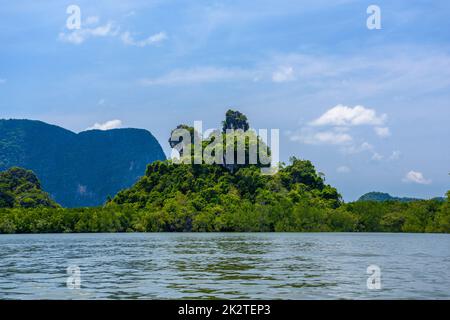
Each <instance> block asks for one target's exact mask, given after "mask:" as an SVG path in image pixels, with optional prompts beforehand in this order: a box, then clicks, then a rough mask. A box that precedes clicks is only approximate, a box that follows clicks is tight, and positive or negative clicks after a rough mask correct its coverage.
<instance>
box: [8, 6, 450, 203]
mask: <svg viewBox="0 0 450 320" xmlns="http://www.w3.org/2000/svg"><path fill="white" fill-rule="evenodd" d="M371 4H375V5H377V6H378V7H379V8H380V9H381V29H373V30H370V29H368V28H367V24H366V20H367V18H368V17H369V14H368V13H367V8H368V6H369V5H371ZM70 5H77V6H79V8H80V9H81V26H80V29H68V27H67V20H68V18H69V16H70V14H68V13H67V12H66V11H67V8H68V7H69V6H70ZM449 16H450V3H449V2H448V1H438V0H433V1H414V0H404V1H403V0H396V1H391V0H390V1H378V0H376V1H361V0H359V1H353V0H336V1H328V0H327V1H325V0H311V1H309V0H305V1H300V0H298V1H287V0H270V1H269V0H258V1H256V0H255V1H237V0H235V1H233V0H228V1H211V0H210V1H203V0H195V1H194V0H190V1H183V0H179V1H170V0H159V1H158V0H154V1H152V0H145V1H144V0H142V1H141V0H129V1H121V0H116V1H112V0H110V1H106V0H104V1H95V4H94V3H93V1H84V0H83V1H61V0H54V1H51V0H42V1H34V0H22V1H8V2H3V3H2V4H1V9H0V43H1V45H0V118H28V119H38V120H43V121H46V122H49V123H52V124H57V125H60V126H63V127H65V128H68V129H70V130H73V131H76V132H79V131H82V130H85V129H88V128H89V129H111V128H117V127H138V128H145V129H148V130H150V131H151V132H152V133H153V134H154V135H155V136H156V137H157V139H158V140H159V141H160V143H161V144H162V145H163V147H164V149H165V151H166V154H170V152H169V149H168V146H167V143H166V141H167V139H168V135H169V132H170V129H171V128H173V127H175V126H176V125H177V124H179V123H187V124H191V125H192V124H193V121H194V120H202V121H203V122H204V128H213V127H216V126H218V125H219V123H220V121H221V120H222V119H223V115H224V113H225V111H226V110H227V109H228V108H229V107H232V108H235V109H238V110H240V111H242V112H244V113H245V114H247V116H248V117H249V119H250V122H251V126H252V127H254V128H256V129H259V128H267V129H271V128H279V129H280V144H281V145H280V153H281V159H282V160H283V161H287V160H288V159H289V156H292V155H295V156H297V157H300V158H304V159H310V160H312V161H313V163H314V164H315V165H316V167H317V168H318V170H320V171H321V172H323V173H325V175H326V178H327V182H329V183H330V184H332V185H334V186H336V187H337V188H338V189H339V190H340V191H341V193H342V194H343V196H344V198H345V199H346V200H354V199H356V198H358V197H359V196H360V195H362V194H363V193H365V192H369V191H384V192H389V193H391V194H393V195H397V196H415V197H424V198H429V197H434V196H442V195H443V194H444V193H445V191H446V190H448V189H450V176H449V172H450V166H449V164H450V143H449V137H450V125H449V120H450V50H449V49H450V19H449ZM72 22H73V21H72Z"/></svg>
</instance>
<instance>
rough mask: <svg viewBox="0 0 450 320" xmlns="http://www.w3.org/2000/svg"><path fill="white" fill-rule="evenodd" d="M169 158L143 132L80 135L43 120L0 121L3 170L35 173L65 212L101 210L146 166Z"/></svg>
mask: <svg viewBox="0 0 450 320" xmlns="http://www.w3.org/2000/svg"><path fill="white" fill-rule="evenodd" d="M164 159H166V157H165V155H164V152H163V150H162V148H161V146H160V144H159V143H158V141H157V140H156V139H155V137H154V136H153V135H152V134H151V133H150V132H149V131H146V130H142V129H114V130H107V131H100V130H89V131H84V132H81V133H78V134H76V133H74V132H72V131H69V130H66V129H63V128H61V127H58V126H54V125H50V124H47V123H45V122H41V121H33V120H0V171H4V170H7V169H9V168H11V167H14V166H18V167H22V168H26V169H29V170H32V171H33V172H34V173H35V174H36V175H37V177H38V178H39V180H40V181H41V183H42V187H43V189H44V190H45V191H47V192H49V193H50V195H51V197H52V198H53V199H54V200H55V201H56V202H58V203H59V204H61V205H63V206H65V207H84V206H98V205H102V204H103V203H104V202H105V201H106V199H107V197H108V196H111V197H112V196H114V195H115V194H116V193H117V192H118V191H120V190H122V189H124V188H128V187H130V186H132V185H133V184H134V183H135V182H136V181H137V180H138V179H139V177H141V176H142V175H144V173H145V169H146V166H147V164H149V163H152V162H154V161H156V160H164Z"/></svg>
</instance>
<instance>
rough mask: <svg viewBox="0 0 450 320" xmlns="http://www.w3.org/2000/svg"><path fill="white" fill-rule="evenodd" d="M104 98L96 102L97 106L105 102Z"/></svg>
mask: <svg viewBox="0 0 450 320" xmlns="http://www.w3.org/2000/svg"><path fill="white" fill-rule="evenodd" d="M105 102H106V101H105V99H103V98H102V99H100V100H98V102H97V104H98V105H99V106H102V105H104V104H105Z"/></svg>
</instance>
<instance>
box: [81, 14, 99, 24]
mask: <svg viewBox="0 0 450 320" xmlns="http://www.w3.org/2000/svg"><path fill="white" fill-rule="evenodd" d="M99 21H100V18H99V17H98V16H90V17H87V18H86V20H85V21H84V24H86V25H91V24H97V23H98V22H99Z"/></svg>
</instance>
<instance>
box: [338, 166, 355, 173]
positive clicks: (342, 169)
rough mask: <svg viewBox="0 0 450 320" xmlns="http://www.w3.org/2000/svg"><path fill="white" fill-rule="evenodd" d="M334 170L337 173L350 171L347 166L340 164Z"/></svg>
mask: <svg viewBox="0 0 450 320" xmlns="http://www.w3.org/2000/svg"><path fill="white" fill-rule="evenodd" d="M336 171H337V172H338V173H349V172H351V171H352V170H351V169H350V168H349V167H347V166H340V167H338V168H337V169H336Z"/></svg>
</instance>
